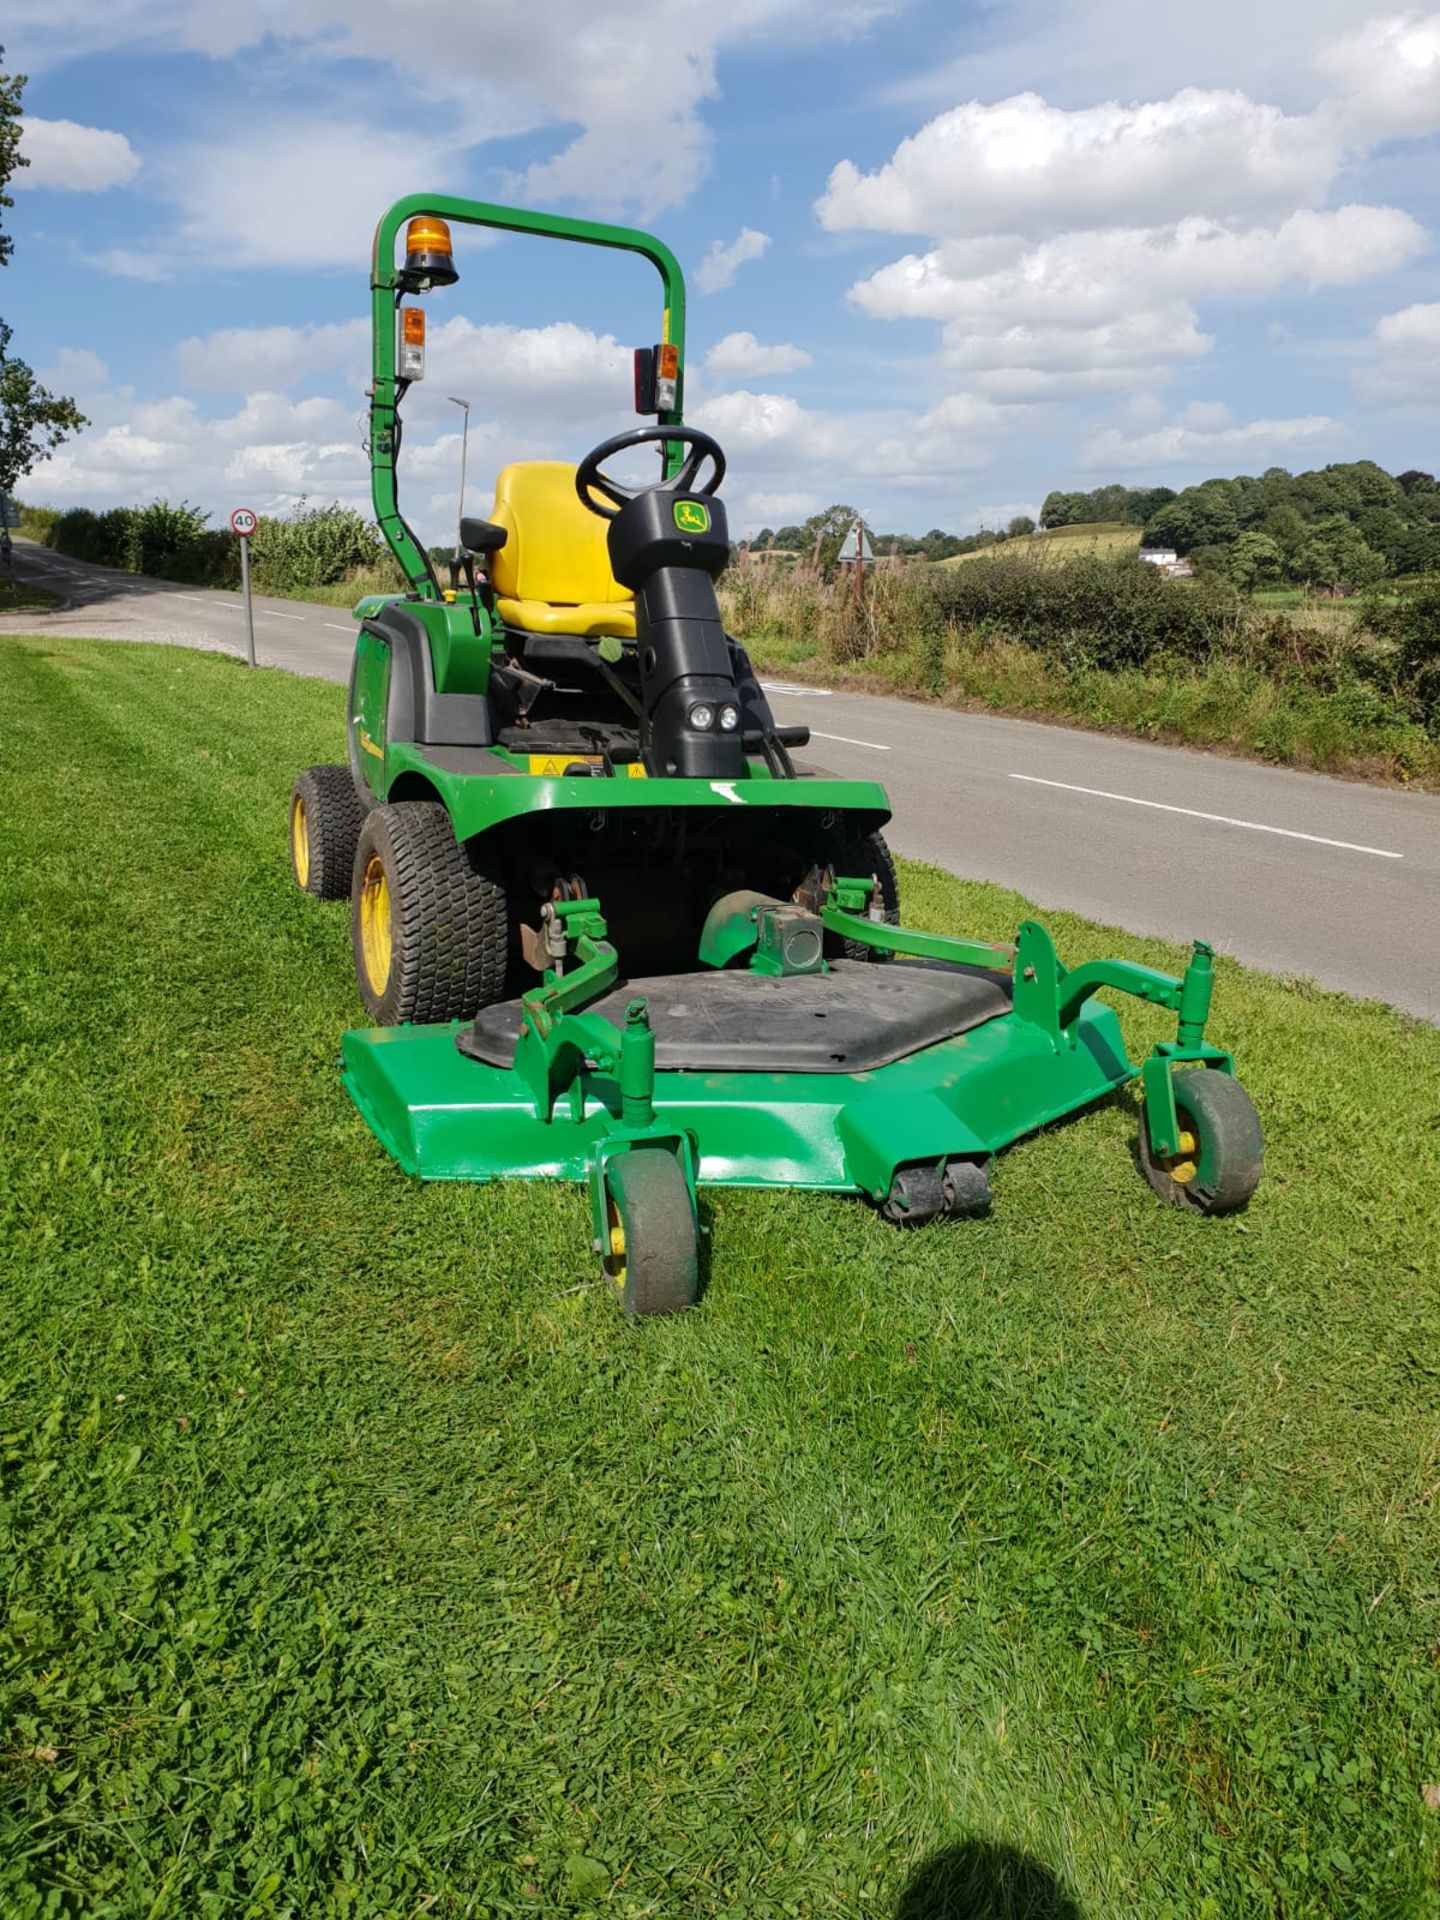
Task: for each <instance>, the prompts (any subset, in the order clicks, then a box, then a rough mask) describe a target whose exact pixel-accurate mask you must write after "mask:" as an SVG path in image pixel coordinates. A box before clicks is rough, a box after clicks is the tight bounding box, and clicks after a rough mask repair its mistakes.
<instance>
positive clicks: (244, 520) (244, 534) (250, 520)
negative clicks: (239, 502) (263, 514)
mask: <svg viewBox="0 0 1440 1920" xmlns="http://www.w3.org/2000/svg"><path fill="white" fill-rule="evenodd" d="M259 524H260V522H259V521H258V520H257V519H256V517H255V515H254V514H253V513H252V512H251V511H250V509H249V507H236V509H235V511H234V512H233V513H232V514H231V516H230V531H231V532H232V533H238V534H239V536H240V538H241V539H242V540H248V539H249V538H250V536H251V534H252V533H254V531H255V529H256V527H258V526H259Z"/></svg>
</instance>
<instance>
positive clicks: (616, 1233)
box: [605, 1193, 625, 1294]
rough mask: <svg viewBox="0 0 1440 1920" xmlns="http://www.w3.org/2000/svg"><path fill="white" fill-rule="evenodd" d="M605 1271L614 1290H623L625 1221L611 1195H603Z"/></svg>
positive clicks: (621, 1291)
mask: <svg viewBox="0 0 1440 1920" xmlns="http://www.w3.org/2000/svg"><path fill="white" fill-rule="evenodd" d="M605 1224H606V1236H605V1237H606V1256H607V1257H606V1271H607V1272H608V1273H609V1275H610V1278H611V1279H612V1280H613V1281H614V1282H615V1291H616V1292H617V1293H619V1294H623V1293H624V1291H625V1223H624V1221H623V1220H622V1219H621V1218H620V1209H619V1208H618V1207H617V1206H616V1204H615V1200H614V1197H613V1195H611V1194H608V1193H607V1194H606V1196H605Z"/></svg>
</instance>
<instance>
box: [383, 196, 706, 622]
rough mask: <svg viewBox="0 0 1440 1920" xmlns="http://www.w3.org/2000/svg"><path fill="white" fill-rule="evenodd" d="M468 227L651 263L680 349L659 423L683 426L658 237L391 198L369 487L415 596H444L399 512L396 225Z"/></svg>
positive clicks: (666, 332)
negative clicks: (430, 222) (423, 222)
mask: <svg viewBox="0 0 1440 1920" xmlns="http://www.w3.org/2000/svg"><path fill="white" fill-rule="evenodd" d="M422 213H428V214H434V215H435V216H437V217H438V218H439V219H441V220H449V221H456V222H458V223H459V224H460V225H461V226H467V227H496V228H499V229H501V230H502V231H504V232H508V233H533V234H536V235H538V236H539V237H540V238H541V239H545V240H574V241H578V242H579V243H580V244H581V245H584V246H591V247H616V248H619V249H621V250H622V251H624V252H627V253H638V254H641V255H643V257H644V258H645V259H647V260H648V261H650V263H651V265H652V266H654V267H655V269H656V270H657V272H658V273H659V275H660V279H661V282H662V283H663V285H664V289H665V312H664V319H663V322H662V330H661V335H660V338H661V339H662V341H666V342H669V343H671V344H673V345H674V346H675V347H677V348H678V349H679V353H680V370H679V377H678V379H677V381H676V387H675V405H674V407H673V408H672V409H671V410H670V411H668V412H665V413H662V414H660V416H659V418H660V423H661V425H662V426H677V427H678V426H680V425H681V424H682V423H683V407H684V402H685V387H684V382H685V279H684V276H683V275H682V273H681V271H680V263H679V261H678V260H677V259H676V258H675V256H674V254H673V253H672V252H671V251H670V249H669V248H668V247H667V246H666V245H665V243H664V242H663V241H662V240H657V239H656V238H655V237H654V235H653V234H649V233H642V232H641V231H640V229H639V228H637V227H614V226H609V225H606V224H605V223H604V222H601V221H598V220H571V219H568V218H566V217H565V216H564V215H563V214H558V213H531V212H527V211H526V210H525V209H524V208H522V207H502V206H499V205H496V204H493V203H491V202H489V201H485V200H459V199H454V198H452V197H451V196H449V195H447V194H435V193H412V194H407V195H406V197H405V198H404V199H403V200H397V201H396V202H395V204H394V206H393V207H391V208H390V210H389V212H388V213H386V214H385V215H384V217H383V218H382V219H381V221H380V224H379V226H378V227H376V229H375V246H374V251H373V254H372V256H371V264H370V314H371V354H372V362H371V365H372V385H371V388H370V490H371V495H372V498H373V499H374V502H375V518H376V520H377V521H378V523H379V526H380V531H381V532H382V533H383V534H384V536H385V539H386V542H387V543H388V545H389V548H390V551H391V552H392V553H393V554H394V555H395V558H396V560H397V561H399V563H400V568H401V571H402V572H403V573H404V575H405V577H406V579H407V580H408V581H409V582H410V585H411V587H412V588H413V589H414V591H415V592H416V593H417V594H419V596H420V598H421V599H422V600H439V599H442V598H443V594H442V592H441V588H440V582H439V580H438V579H437V578H436V575H435V569H434V567H433V566H432V565H431V564H430V558H429V556H428V554H427V553H426V551H425V549H424V547H423V546H421V544H420V542H419V540H418V539H417V538H416V537H415V535H414V533H412V532H411V530H410V528H409V526H408V525H407V524H406V522H405V519H404V516H403V515H402V514H401V512H400V503H399V488H398V482H397V478H396V458H397V455H398V453H399V449H400V422H399V415H398V409H399V404H400V400H401V397H402V396H403V394H404V391H405V385H406V383H404V382H401V381H400V380H398V379H397V378H396V372H395V324H396V322H395V310H396V308H397V307H398V305H399V303H400V297H401V291H402V287H401V280H402V272H401V269H400V268H399V267H397V266H396V264H395V243H396V240H397V239H398V237H399V234H400V230H401V228H402V227H403V226H404V224H405V222H406V221H408V220H413V219H414V217H415V216H416V215H417V214H422ZM681 457H682V455H681V452H680V449H679V448H678V447H671V448H669V449H668V450H667V456H666V463H665V470H666V474H667V476H668V475H669V474H670V473H671V472H672V471H673V470H674V469H675V467H676V466H678V464H679V461H680V459H681Z"/></svg>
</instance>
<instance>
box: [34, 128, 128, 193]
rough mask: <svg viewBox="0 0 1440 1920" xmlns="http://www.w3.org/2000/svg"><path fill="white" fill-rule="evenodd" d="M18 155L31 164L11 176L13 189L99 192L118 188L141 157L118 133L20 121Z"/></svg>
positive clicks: (103, 129)
mask: <svg viewBox="0 0 1440 1920" xmlns="http://www.w3.org/2000/svg"><path fill="white" fill-rule="evenodd" d="M20 152H21V154H22V156H23V157H24V158H25V159H26V160H28V161H29V162H30V164H29V166H28V167H22V168H20V169H19V170H18V171H17V172H16V173H15V175H14V177H13V179H12V181H11V185H12V186H16V187H55V188H58V189H59V190H60V191H62V192H65V193H103V192H104V191H105V189H106V188H107V187H123V186H125V185H126V184H127V183H128V182H129V181H131V180H133V179H134V178H135V176H136V174H137V173H138V172H139V171H140V156H139V155H138V154H137V153H136V152H135V150H134V148H133V147H132V146H131V145H130V142H129V141H128V140H127V139H126V138H125V136H124V134H123V133H111V132H109V131H108V130H107V129H106V128H104V127H84V126H81V125H80V124H79V122H78V121H75V120H36V119H34V118H32V117H30V116H29V115H27V116H26V118H25V119H23V120H22V121H21V122H20Z"/></svg>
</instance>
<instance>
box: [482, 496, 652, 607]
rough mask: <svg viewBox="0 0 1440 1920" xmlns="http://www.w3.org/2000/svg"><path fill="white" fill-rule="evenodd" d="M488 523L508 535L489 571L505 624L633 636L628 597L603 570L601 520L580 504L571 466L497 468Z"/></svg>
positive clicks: (604, 549) (605, 558)
mask: <svg viewBox="0 0 1440 1920" xmlns="http://www.w3.org/2000/svg"><path fill="white" fill-rule="evenodd" d="M490 518H491V519H492V520H493V521H494V522H495V524H496V525H497V526H501V527H504V528H505V530H506V532H507V533H508V534H509V536H510V537H509V539H508V540H507V541H506V542H505V545H504V546H503V547H501V549H500V551H499V552H498V553H497V554H495V555H494V556H493V560H492V563H491V568H490V578H491V580H492V581H493V583H494V586H495V593H496V598H497V603H498V606H499V611H500V617H501V619H502V620H504V621H505V622H506V623H507V624H508V625H509V626H512V627H520V628H521V629H523V630H524V631H525V632H527V633H584V634H607V633H608V634H616V635H618V636H619V637H620V638H621V639H622V640H633V639H634V637H635V597H634V595H633V594H632V593H631V592H630V591H629V589H628V588H626V587H622V586H621V585H620V583H619V581H618V580H617V579H616V578H615V576H614V574H613V573H611V571H610V553H609V549H608V548H607V547H606V545H605V529H606V525H607V523H606V522H605V521H604V520H601V519H600V518H599V517H598V516H597V515H596V514H593V513H591V512H590V511H589V509H588V508H586V507H585V506H584V505H582V503H581V500H580V497H579V495H578V494H577V493H576V491H575V469H574V467H571V466H567V465H566V463H565V462H564V461H563V460H519V461H516V462H515V463H514V464H513V465H512V466H508V467H502V468H501V469H500V473H499V475H498V477H497V478H496V481H495V505H494V507H493V509H492V510H491V513H490Z"/></svg>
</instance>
